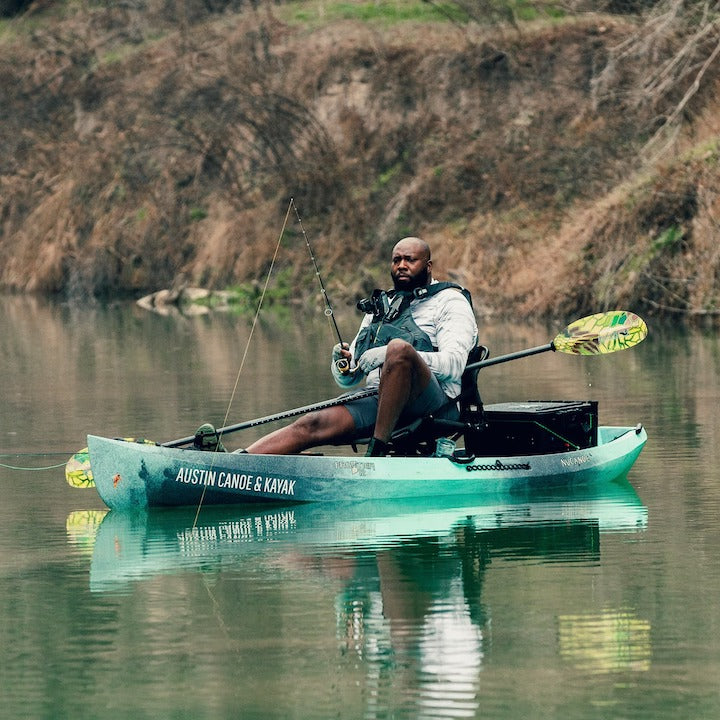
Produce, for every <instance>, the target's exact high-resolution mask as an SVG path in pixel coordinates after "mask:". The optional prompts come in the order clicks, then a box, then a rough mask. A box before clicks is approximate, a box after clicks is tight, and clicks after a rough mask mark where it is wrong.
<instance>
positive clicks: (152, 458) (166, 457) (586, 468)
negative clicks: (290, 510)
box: [88, 425, 647, 510]
mask: <svg viewBox="0 0 720 720" xmlns="http://www.w3.org/2000/svg"><path fill="white" fill-rule="evenodd" d="M646 440H647V434H646V432H645V429H644V428H643V427H642V426H640V425H638V426H637V427H615V426H612V427H611V426H602V427H600V428H598V442H597V445H595V446H593V447H590V448H583V449H580V450H574V451H570V452H560V453H550V454H544V455H523V456H512V457H507V456H506V457H482V458H474V459H473V460H471V461H470V462H456V461H454V460H452V459H450V458H446V457H430V458H427V457H382V458H366V457H353V456H350V457H345V456H340V455H311V454H307V455H306V454H302V455H253V454H248V453H213V452H206V451H198V450H183V449H178V448H169V447H163V446H159V445H148V444H140V443H135V442H127V441H124V440H116V439H109V438H102V437H98V436H95V435H89V436H88V448H89V453H90V463H91V466H92V472H93V476H94V480H95V485H96V487H97V491H98V493H99V495H100V497H101V498H102V500H103V502H105V504H106V505H107V506H108V507H110V508H112V509H115V510H132V509H140V508H151V507H164V506H183V505H198V504H201V503H202V504H203V505H205V504H207V505H229V504H251V503H284V504H286V503H288V502H302V503H307V502H346V501H350V502H357V501H363V500H368V499H375V500H381V499H400V498H422V497H441V496H442V497H448V496H493V495H495V496H502V495H512V494H514V493H517V492H527V491H532V490H535V489H538V490H539V489H547V488H557V487H573V486H576V485H581V484H587V483H602V482H607V481H611V480H614V479H616V478H618V477H619V476H621V475H623V474H625V473H627V471H628V470H629V469H630V468H631V467H632V465H633V463H634V462H635V460H636V459H637V457H638V455H639V454H640V452H641V450H642V448H643V446H644V444H645V442H646Z"/></svg>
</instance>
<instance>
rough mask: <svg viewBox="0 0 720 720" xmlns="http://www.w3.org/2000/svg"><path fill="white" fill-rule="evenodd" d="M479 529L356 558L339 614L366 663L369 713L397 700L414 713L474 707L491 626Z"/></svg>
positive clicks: (347, 642)
mask: <svg viewBox="0 0 720 720" xmlns="http://www.w3.org/2000/svg"><path fill="white" fill-rule="evenodd" d="M479 537H480V536H479V535H477V534H476V533H475V530H474V528H472V526H470V527H463V526H460V527H458V528H457V529H456V530H455V533H454V535H453V536H450V537H446V538H427V539H419V540H418V539H413V540H412V541H409V542H407V543H406V544H403V545H399V546H394V547H387V548H386V549H383V550H380V551H375V552H368V553H361V554H357V555H356V556H355V557H354V558H353V560H354V574H353V577H352V579H351V580H350V581H349V582H348V584H347V585H346V587H345V589H344V591H343V593H342V595H341V597H339V598H338V606H337V616H338V622H339V633H340V634H341V636H342V640H343V645H344V647H343V649H344V651H345V652H348V653H351V654H353V655H354V656H355V657H357V658H358V660H361V661H363V663H364V664H365V669H366V682H367V685H368V690H369V691H370V692H369V695H368V702H369V706H368V713H369V716H370V717H372V706H373V705H374V704H375V703H376V702H377V709H379V708H380V707H386V708H387V707H388V704H390V705H392V706H394V705H397V704H398V703H399V704H400V705H401V706H402V707H403V708H404V709H408V710H409V709H413V710H414V716H415V717H424V716H425V715H428V714H429V715H433V714H436V713H437V712H441V714H442V715H443V716H445V717H467V716H472V715H473V714H474V712H475V710H476V709H477V707H478V690H479V674H480V670H481V667H482V662H483V657H484V650H483V645H484V642H485V638H486V635H487V633H488V624H487V621H486V613H485V611H484V608H483V607H482V603H481V601H480V593H481V589H482V575H483V572H484V569H485V566H486V564H487V558H488V554H487V552H486V548H484V547H483V544H482V543H479V542H478V538H479ZM388 693H391V696H392V698H394V700H393V701H390V703H388V697H387V695H388ZM381 698H382V700H381Z"/></svg>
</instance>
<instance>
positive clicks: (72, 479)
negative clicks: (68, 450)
mask: <svg viewBox="0 0 720 720" xmlns="http://www.w3.org/2000/svg"><path fill="white" fill-rule="evenodd" d="M65 480H67V484H68V485H70V486H71V487H75V488H90V487H95V481H94V480H93V474H92V469H91V468H90V453H89V452H88V449H87V448H83V449H82V450H79V451H78V452H76V453H75V454H74V455H73V456H72V457H71V458H70V459H69V460H68V461H67V464H66V465H65Z"/></svg>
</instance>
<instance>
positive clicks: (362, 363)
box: [358, 345, 387, 375]
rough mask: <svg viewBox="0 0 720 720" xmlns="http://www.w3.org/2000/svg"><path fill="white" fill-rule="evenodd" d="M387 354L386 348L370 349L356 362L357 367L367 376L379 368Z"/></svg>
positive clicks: (384, 346)
mask: <svg viewBox="0 0 720 720" xmlns="http://www.w3.org/2000/svg"><path fill="white" fill-rule="evenodd" d="M386 354H387V346H386V345H383V347H377V348H370V349H369V350H366V351H365V352H364V353H363V354H362V355H361V356H360V359H359V360H358V367H359V368H360V369H361V370H362V371H363V372H364V373H365V374H366V375H369V374H370V373H371V372H372V371H373V370H374V369H375V368H377V367H380V366H381V365H382V364H383V363H384V362H385V355H386Z"/></svg>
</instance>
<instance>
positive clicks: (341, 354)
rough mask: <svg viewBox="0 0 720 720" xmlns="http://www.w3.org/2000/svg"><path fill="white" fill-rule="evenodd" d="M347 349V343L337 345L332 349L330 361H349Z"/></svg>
mask: <svg viewBox="0 0 720 720" xmlns="http://www.w3.org/2000/svg"><path fill="white" fill-rule="evenodd" d="M348 347H349V346H348V344H347V343H343V344H342V345H341V344H340V343H337V344H336V345H335V347H333V349H332V361H333V362H337V361H338V360H340V358H345V359H346V360H350V358H351V357H352V355H350V350H348Z"/></svg>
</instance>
